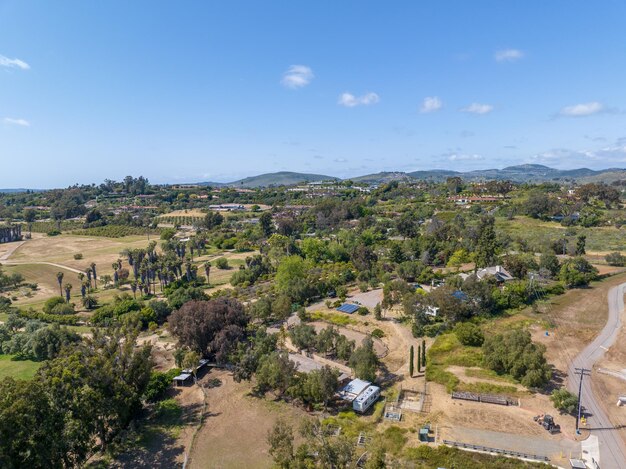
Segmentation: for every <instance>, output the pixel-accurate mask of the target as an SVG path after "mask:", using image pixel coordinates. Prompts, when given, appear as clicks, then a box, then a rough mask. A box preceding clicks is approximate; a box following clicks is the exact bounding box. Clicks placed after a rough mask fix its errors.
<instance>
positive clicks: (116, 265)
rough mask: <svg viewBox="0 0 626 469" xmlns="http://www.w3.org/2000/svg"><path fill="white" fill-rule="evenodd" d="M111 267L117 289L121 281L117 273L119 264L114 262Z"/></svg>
mask: <svg viewBox="0 0 626 469" xmlns="http://www.w3.org/2000/svg"><path fill="white" fill-rule="evenodd" d="M111 267H113V283H114V284H115V287H116V288H117V283H118V282H119V280H120V274H118V273H117V269H119V266H118V264H117V262H114V263H113V264H111Z"/></svg>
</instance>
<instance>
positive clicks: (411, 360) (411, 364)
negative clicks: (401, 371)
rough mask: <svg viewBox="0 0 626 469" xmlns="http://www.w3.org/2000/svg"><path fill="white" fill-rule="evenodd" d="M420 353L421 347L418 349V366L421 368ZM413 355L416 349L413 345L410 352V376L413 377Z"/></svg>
mask: <svg viewBox="0 0 626 469" xmlns="http://www.w3.org/2000/svg"><path fill="white" fill-rule="evenodd" d="M419 354H420V349H417V362H418V365H417V366H418V368H419V362H420V359H419V356H420V355H419ZM413 355H414V350H413V346H412V345H411V350H410V352H409V376H410V377H413V367H414V363H413Z"/></svg>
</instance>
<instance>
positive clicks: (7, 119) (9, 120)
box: [3, 117, 30, 127]
mask: <svg viewBox="0 0 626 469" xmlns="http://www.w3.org/2000/svg"><path fill="white" fill-rule="evenodd" d="M3 122H4V123H5V124H9V125H19V126H22V127H30V122H28V121H27V120H26V119H13V118H12V117H5V118H4V119H3Z"/></svg>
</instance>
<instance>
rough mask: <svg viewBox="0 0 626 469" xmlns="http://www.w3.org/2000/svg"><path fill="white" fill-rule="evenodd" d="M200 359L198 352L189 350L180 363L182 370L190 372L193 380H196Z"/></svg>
mask: <svg viewBox="0 0 626 469" xmlns="http://www.w3.org/2000/svg"><path fill="white" fill-rule="evenodd" d="M200 358H201V357H200V354H199V353H198V352H196V351H194V350H190V351H189V352H187V353H186V354H185V356H184V357H183V361H182V363H181V365H182V366H183V368H185V369H187V370H191V373H192V374H193V379H194V380H196V379H197V376H196V372H197V371H198V364H199V362H200Z"/></svg>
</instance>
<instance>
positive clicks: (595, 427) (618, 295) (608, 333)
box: [567, 283, 626, 469]
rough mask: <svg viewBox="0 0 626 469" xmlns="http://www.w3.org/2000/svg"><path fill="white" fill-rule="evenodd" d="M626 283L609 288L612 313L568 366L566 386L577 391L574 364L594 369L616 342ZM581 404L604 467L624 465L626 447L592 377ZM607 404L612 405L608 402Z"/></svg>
mask: <svg viewBox="0 0 626 469" xmlns="http://www.w3.org/2000/svg"><path fill="white" fill-rule="evenodd" d="M625 288H626V283H623V284H621V285H618V286H616V287H613V288H611V289H610V290H609V295H608V302H609V316H608V319H607V322H606V326H604V329H602V331H600V334H598V336H597V337H596V338H595V340H594V341H593V342H591V343H590V344H589V345H588V346H587V347H585V349H584V350H583V351H582V352H580V354H579V355H578V356H577V357H576V358H574V360H573V361H572V363H571V364H570V366H569V368H568V370H567V378H568V379H567V388H568V389H569V390H570V391H571V392H573V393H578V385H579V380H580V378H579V376H578V375H577V374H576V373H575V368H587V369H593V366H594V364H595V363H596V362H597V361H598V360H599V359H600V358H602V357H603V356H604V353H605V352H606V351H607V350H608V349H609V347H611V345H613V344H614V343H615V340H616V339H617V335H618V333H619V331H620V328H621V327H622V323H623V315H624V290H625ZM582 405H583V406H584V408H585V410H586V412H587V413H588V414H591V415H590V416H589V417H588V419H587V421H588V424H589V426H590V428H591V432H592V433H593V435H596V436H597V437H598V441H599V444H600V467H601V468H602V469H622V468H625V467H626V448H625V447H624V441H623V440H622V438H620V435H619V434H618V432H619V430H618V429H615V428H614V427H613V424H611V421H610V420H609V418H608V416H607V415H606V413H605V412H604V411H603V410H602V407H601V406H600V404H599V402H598V401H597V399H596V396H595V395H594V394H593V390H592V388H591V378H589V377H587V378H585V379H584V380H583V387H582ZM607 405H613V402H608V403H607Z"/></svg>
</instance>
